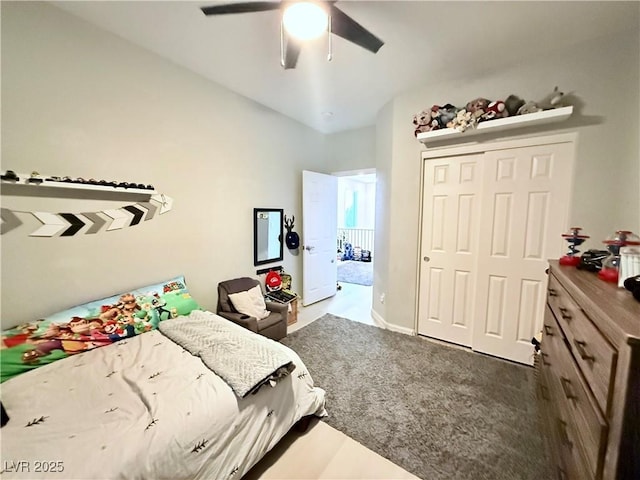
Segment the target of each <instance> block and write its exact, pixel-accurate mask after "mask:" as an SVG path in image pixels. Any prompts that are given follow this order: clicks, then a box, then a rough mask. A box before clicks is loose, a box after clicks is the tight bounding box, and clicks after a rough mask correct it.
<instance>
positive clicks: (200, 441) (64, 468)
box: [0, 331, 326, 480]
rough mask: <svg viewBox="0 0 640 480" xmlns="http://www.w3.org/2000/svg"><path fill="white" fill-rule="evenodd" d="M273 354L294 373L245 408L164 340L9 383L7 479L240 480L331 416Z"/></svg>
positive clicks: (303, 374)
mask: <svg viewBox="0 0 640 480" xmlns="http://www.w3.org/2000/svg"><path fill="white" fill-rule="evenodd" d="M277 345H278V348H281V349H282V351H283V352H285V353H286V354H287V355H288V356H289V357H290V358H291V360H292V361H293V363H294V364H295V365H296V369H295V370H294V371H293V372H292V373H291V374H290V375H288V376H287V377H285V378H283V379H281V380H279V381H278V383H277V385H276V386H275V387H271V386H268V385H267V386H264V387H262V388H261V389H260V390H259V391H258V393H257V394H255V395H249V396H248V397H246V398H244V399H239V398H238V397H237V396H236V395H235V394H234V393H233V391H232V390H231V388H230V387H229V386H228V385H227V384H226V383H225V382H224V381H223V380H222V379H221V378H220V377H218V376H217V375H215V374H214V373H213V372H212V371H210V370H209V369H208V368H207V367H206V366H205V365H204V364H203V363H202V361H201V360H200V359H199V358H196V357H193V356H192V355H190V354H189V353H188V352H187V351H186V350H183V349H182V347H180V346H178V345H177V344H175V343H174V342H172V341H171V340H169V339H168V338H166V337H165V336H163V335H162V334H161V333H160V332H158V331H153V332H149V333H145V334H143V335H139V336H137V337H134V338H133V339H130V340H124V341H121V342H119V343H116V344H114V345H111V346H108V347H103V348H98V349H95V350H92V351H89V352H86V353H83V354H79V355H77V356H74V357H70V358H67V359H64V360H60V361H57V362H54V363H52V364H50V365H47V366H44V367H41V368H38V369H36V370H33V371H31V372H28V373H25V374H22V375H19V376H18V377H15V378H13V379H11V380H8V381H6V382H5V383H3V384H2V385H1V386H0V389H1V390H0V392H1V395H2V397H1V398H2V402H3V404H4V406H5V408H6V410H7V412H8V414H9V417H10V420H9V423H8V424H7V425H5V426H4V427H2V431H1V432H0V435H1V440H2V445H1V449H0V452H1V464H0V467H1V468H2V478H24V479H26V478H28V479H31V478H64V479H72V478H77V479H89V478H105V479H107V478H108V479H112V478H135V479H161V478H167V479H169V478H171V479H180V478H183V479H187V478H189V479H191V478H207V479H225V480H226V479H240V477H241V476H242V475H243V474H244V473H245V472H247V471H248V470H249V469H250V468H251V467H252V466H253V465H254V464H255V463H256V462H257V461H258V460H259V459H260V458H261V457H262V456H263V455H264V454H265V453H266V452H267V451H269V450H270V449H271V448H272V447H273V446H274V445H275V444H276V443H277V442H278V440H279V439H280V438H281V437H282V436H283V435H284V434H285V433H286V432H287V430H289V428H290V427H291V426H292V425H293V424H294V423H295V422H296V421H298V420H299V419H300V418H302V417H303V416H305V415H311V414H315V415H318V416H322V415H325V414H326V412H325V410H324V391H323V390H322V389H320V388H317V387H314V386H313V381H312V379H311V376H310V375H309V372H308V371H307V370H306V367H305V365H304V364H303V362H302V361H301V360H300V358H299V357H298V355H296V353H295V352H293V351H292V350H291V349H289V348H287V347H285V346H284V345H281V344H279V343H278V344H277Z"/></svg>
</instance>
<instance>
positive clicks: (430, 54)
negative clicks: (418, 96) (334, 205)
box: [51, 0, 640, 133]
mask: <svg viewBox="0 0 640 480" xmlns="http://www.w3.org/2000/svg"><path fill="white" fill-rule="evenodd" d="M51 3H53V4H54V5H56V6H58V7H60V8H62V9H64V10H66V11H67V12H70V13H72V14H74V15H77V16H79V17H82V18H84V19H86V20H87V21H89V22H91V23H93V24H95V25H98V26H99V27H101V28H103V29H105V30H108V31H111V32H113V33H115V34H117V35H119V36H121V37H123V38H125V39H127V40H129V41H131V42H133V43H135V44H138V45H140V46H142V47H144V48H146V49H148V50H151V51H153V52H155V53H157V54H158V55H161V56H163V57H165V58H168V59H170V60H172V61H173V62H175V63H177V64H179V65H182V66H184V67H186V68H188V69H190V70H192V71H194V72H197V73H198V74H200V75H202V76H204V77H207V78H209V79H211V80H213V81H215V82H217V83H219V84H222V85H224V86H225V87H227V88H229V89H231V90H233V91H235V92H238V93H240V94H242V95H244V96H246V97H249V98H251V99H253V100H255V101H256V102H259V103H261V104H263V105H266V106H268V107H270V108H272V109H274V110H276V111H278V112H280V113H282V114H284V115H287V116H289V117H291V118H294V119H296V120H298V121H300V122H302V123H304V124H306V125H308V126H310V127H312V128H314V129H316V130H319V131H321V132H324V133H333V132H338V131H342V130H348V129H352V128H359V127H364V126H369V125H373V124H374V123H375V116H376V113H377V112H378V110H379V109H380V108H381V107H382V106H383V105H385V104H386V103H387V102H388V101H389V100H391V99H392V98H393V97H394V96H396V95H398V94H399V93H402V92H403V91H406V90H408V89H411V88H415V87H418V86H425V85H429V84H430V83H432V82H442V81H447V80H455V79H464V78H469V77H473V76H478V75H481V74H482V73H483V72H486V71H489V70H495V69H496V68H501V67H502V66H504V65H506V64H509V63H515V62H518V61H521V60H522V59H526V58H528V57H531V56H539V55H544V54H545V52H550V51H553V50H555V49H557V48H558V46H559V45H568V44H572V43H579V42H582V41H584V40H586V39H589V38H596V37H599V36H603V35H607V34H610V33H613V32H616V31H621V30H626V29H630V28H634V27H636V28H637V25H638V17H639V12H640V2H636V1H631V2H609V1H603V2H593V1H588V2H575V1H571V2H524V1H511V2H500V1H498V2H496V1H493V2H489V1H471V2H457V1H448V2H444V1H440V2H435V1H399V0H394V1H346V0H343V1H338V2H337V4H336V6H338V7H339V8H340V9H341V10H343V11H344V12H345V13H347V14H349V15H350V16H352V17H353V18H354V19H355V20H356V21H357V22H359V23H360V24H361V25H363V26H364V27H365V28H367V29H369V30H370V31H371V32H372V33H374V34H375V35H377V36H378V37H380V38H381V39H382V40H383V41H384V42H385V45H384V46H383V47H382V48H381V49H380V51H379V52H378V53H377V54H372V53H370V52H368V51H366V50H364V49H362V48H360V47H358V46H356V45H354V44H352V43H349V42H347V41H346V40H343V39H342V38H339V37H336V36H333V60H332V61H331V62H327V61H326V50H327V42H326V38H324V39H320V40H317V41H314V42H313V43H312V44H309V45H305V46H304V47H303V49H302V52H301V54H300V58H299V60H298V65H297V68H296V69H294V70H286V71H285V70H283V69H282V67H280V63H279V59H280V50H279V48H280V47H279V41H280V37H279V31H280V30H279V28H280V26H279V21H280V18H279V11H278V10H276V11H270V12H260V13H248V14H235V15H223V16H215V17H212V16H210V17H207V16H205V15H204V14H203V13H202V12H201V11H200V8H199V7H201V6H206V5H214V4H222V3H231V2H219V1H207V0H202V1H196V2H193V1H124V2H120V1H104V2H98V1H72V2H58V1H54V2H51ZM434 100H436V99H434ZM425 106H426V105H425ZM326 112H331V113H332V115H329V114H327V113H326Z"/></svg>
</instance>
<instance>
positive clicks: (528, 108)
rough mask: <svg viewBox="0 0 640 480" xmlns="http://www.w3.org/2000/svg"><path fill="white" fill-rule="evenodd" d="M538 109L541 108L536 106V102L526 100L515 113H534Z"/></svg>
mask: <svg viewBox="0 0 640 480" xmlns="http://www.w3.org/2000/svg"><path fill="white" fill-rule="evenodd" d="M540 111H542V109H541V108H540V107H539V106H538V104H537V103H536V102H534V101H528V102H526V103H525V104H524V105H522V106H521V107H520V108H519V109H518V111H517V112H516V115H526V114H528V113H536V112H540Z"/></svg>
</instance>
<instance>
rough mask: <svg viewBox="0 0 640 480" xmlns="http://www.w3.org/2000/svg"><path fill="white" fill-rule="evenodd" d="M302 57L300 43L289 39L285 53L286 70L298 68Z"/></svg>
mask: <svg viewBox="0 0 640 480" xmlns="http://www.w3.org/2000/svg"><path fill="white" fill-rule="evenodd" d="M299 56H300V42H296V41H295V40H294V39H293V38H291V37H288V38H287V48H286V49H285V51H284V65H283V67H284V69H285V70H289V69H291V68H296V64H297V63H298V57H299Z"/></svg>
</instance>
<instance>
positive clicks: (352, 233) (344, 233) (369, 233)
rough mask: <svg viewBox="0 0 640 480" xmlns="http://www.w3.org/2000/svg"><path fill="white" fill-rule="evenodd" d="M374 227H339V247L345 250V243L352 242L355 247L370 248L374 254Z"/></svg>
mask: <svg viewBox="0 0 640 480" xmlns="http://www.w3.org/2000/svg"><path fill="white" fill-rule="evenodd" d="M373 237H374V231H373V228H338V249H339V250H340V251H341V252H344V244H345V243H350V244H351V246H352V247H353V248H358V247H360V248H361V249H362V250H369V251H370V252H371V256H373Z"/></svg>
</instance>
